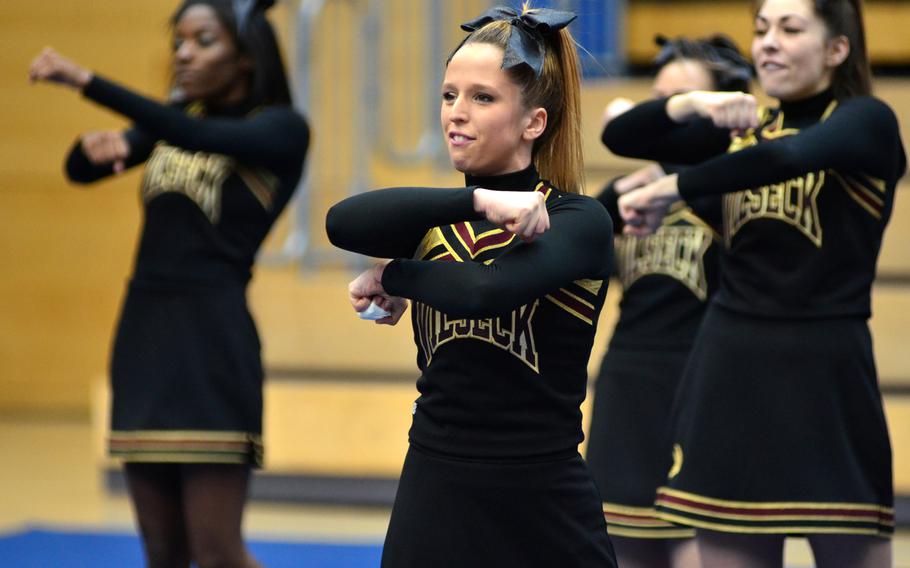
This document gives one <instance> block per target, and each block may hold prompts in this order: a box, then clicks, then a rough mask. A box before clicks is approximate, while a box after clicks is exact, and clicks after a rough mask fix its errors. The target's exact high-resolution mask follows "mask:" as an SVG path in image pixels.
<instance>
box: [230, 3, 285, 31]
mask: <svg viewBox="0 0 910 568" xmlns="http://www.w3.org/2000/svg"><path fill="white" fill-rule="evenodd" d="M231 4H232V6H233V8H234V18H235V19H236V20H237V33H238V35H241V36H242V35H243V33H244V32H245V31H246V26H247V24H248V23H249V21H250V15H251V14H252V13H253V10H255V9H256V8H259V9H261V10H262V11H263V12H265V11H266V10H268V9H269V8H271V7H272V5H273V4H275V0H233V1H232V2H231Z"/></svg>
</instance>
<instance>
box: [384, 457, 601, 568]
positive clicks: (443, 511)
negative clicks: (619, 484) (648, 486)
mask: <svg viewBox="0 0 910 568" xmlns="http://www.w3.org/2000/svg"><path fill="white" fill-rule="evenodd" d="M382 566H383V568H426V567H429V566H432V567H433V568H465V567H468V566H470V567H472V568H484V567H491V568H492V567H496V568H501V567H503V566H534V567H538V566H540V567H549V566H552V567H559V568H572V567H578V568H581V567H614V566H616V560H615V557H614V555H613V548H612V546H611V545H610V540H609V537H608V536H607V531H606V526H605V524H604V519H603V515H602V514H601V510H600V497H599V495H598V493H597V490H596V488H595V486H594V483H593V481H592V480H591V476H590V474H589V473H588V470H587V467H586V466H585V463H584V461H583V460H582V459H581V456H579V455H578V454H577V453H575V454H574V455H569V456H566V457H562V458H560V459H553V460H550V461H540V462H533V463H524V462H522V463H515V462H508V463H494V462H490V461H470V460H462V459H456V458H451V457H442V456H439V455H436V454H432V453H429V452H427V451H425V450H422V449H419V448H417V447H415V446H414V445H411V447H410V449H409V450H408V454H407V457H406V458H405V463H404V468H403V470H402V474H401V481H400V483H399V486H398V494H397V495H396V498H395V505H394V508H393V510H392V518H391V521H390V523H389V530H388V534H387V535H386V540H385V547H384V548H383V553H382Z"/></svg>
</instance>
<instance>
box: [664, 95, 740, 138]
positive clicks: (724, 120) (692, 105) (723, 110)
mask: <svg viewBox="0 0 910 568" xmlns="http://www.w3.org/2000/svg"><path fill="white" fill-rule="evenodd" d="M667 115H669V117H670V118H671V119H672V120H674V121H675V122H685V121H686V120H689V119H691V118H695V117H701V118H709V119H711V121H712V122H713V123H714V125H715V126H717V127H718V128H725V129H727V130H730V131H731V132H732V133H734V134H741V133H742V132H745V131H746V130H748V129H750V128H755V127H757V126H758V102H757V100H756V99H755V97H754V96H752V95H750V94H748V93H737V92H712V91H690V92H688V93H683V94H680V95H674V96H672V97H670V99H669V100H668V101H667Z"/></svg>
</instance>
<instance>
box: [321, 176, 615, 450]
mask: <svg viewBox="0 0 910 568" xmlns="http://www.w3.org/2000/svg"><path fill="white" fill-rule="evenodd" d="M466 181H467V185H468V186H469V187H467V188H459V189H429V188H394V189H385V190H377V191H371V192H367V193H364V194H361V195H357V196H354V197H351V198H348V199H346V200H344V201H342V202H341V203H338V204H337V205H335V206H334V207H333V208H332V209H331V210H330V211H329V214H328V217H327V220H326V227H327V231H328V234H329V238H330V240H331V241H332V243H334V244H335V245H336V246H339V247H341V248H344V249H347V250H351V251H354V252H359V253H362V254H367V255H370V256H376V257H382V258H393V259H395V260H393V261H392V262H391V263H389V264H388V266H386V268H385V271H384V273H383V278H382V285H383V288H384V289H385V290H386V292H388V293H389V294H392V295H396V296H401V297H405V298H410V299H411V300H412V312H411V321H412V325H413V329H414V341H415V343H416V344H417V351H418V354H417V364H418V367H419V368H420V370H421V371H422V374H421V376H420V378H419V379H418V381H417V388H418V391H419V392H420V397H419V398H418V399H417V402H416V405H415V407H414V421H413V425H412V427H411V431H410V440H411V443H413V444H417V445H419V446H422V447H424V448H427V449H430V450H432V451H436V452H440V453H444V454H449V455H454V456H464V457H475V458H505V459H528V458H533V457H535V456H546V455H555V454H562V453H566V452H575V451H576V449H577V446H578V444H579V443H580V442H581V440H582V438H583V435H582V430H581V412H580V410H579V406H580V405H581V403H582V401H583V400H584V397H585V389H586V384H587V369H586V367H587V362H588V358H589V356H590V352H591V346H592V344H593V341H594V333H595V331H596V325H597V318H598V316H599V314H600V310H601V308H602V307H603V301H604V297H605V296H606V290H607V284H608V277H609V266H610V256H611V251H612V246H611V237H612V229H611V227H610V219H609V216H608V215H607V214H606V212H605V211H604V209H603V207H601V206H600V205H599V204H598V203H597V202H596V201H595V200H593V199H590V198H587V197H583V196H579V195H573V194H569V193H564V192H562V191H559V190H558V189H556V188H553V187H551V186H550V185H549V183H547V182H545V181H540V180H539V178H538V175H537V172H536V171H535V170H534V168H533V167H530V168H528V169H526V170H523V171H521V172H516V173H513V174H507V175H504V176H496V177H487V178H475V177H471V176H468V177H467V180H466ZM476 187H484V188H488V189H502V190H527V191H540V192H543V193H544V194H545V195H546V205H547V211H548V213H549V215H550V224H551V225H550V229H549V230H548V231H547V232H546V233H544V234H543V235H541V236H539V237H538V238H537V239H536V240H534V241H533V242H531V243H524V242H522V241H521V239H519V238H517V237H515V236H513V235H511V234H509V233H507V232H505V231H503V230H501V229H499V228H497V227H495V226H493V225H492V224H490V223H488V222H487V221H485V220H483V219H482V217H481V216H480V215H478V214H477V213H476V212H475V211H474V208H473V190H474V189H475V188H476Z"/></svg>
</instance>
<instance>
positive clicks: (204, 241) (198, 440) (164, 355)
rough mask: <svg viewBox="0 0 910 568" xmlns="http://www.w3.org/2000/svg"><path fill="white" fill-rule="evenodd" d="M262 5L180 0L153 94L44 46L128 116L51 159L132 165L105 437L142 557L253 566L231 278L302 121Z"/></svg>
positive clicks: (251, 446) (177, 563) (273, 202)
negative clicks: (132, 251) (169, 88)
mask: <svg viewBox="0 0 910 568" xmlns="http://www.w3.org/2000/svg"><path fill="white" fill-rule="evenodd" d="M271 4H272V2H264V1H261V0H260V1H255V0H254V1H247V2H243V1H235V2H230V1H229V0H186V1H185V2H183V3H182V4H181V5H180V7H179V8H178V9H177V11H176V12H175V14H174V16H173V19H172V24H173V78H174V84H173V95H172V101H171V102H170V103H169V104H161V103H158V102H156V101H153V100H151V99H148V98H146V97H143V96H141V95H138V94H136V93H134V92H132V91H130V90H128V89H126V88H125V87H121V86H119V85H117V84H115V83H113V82H111V81H109V80H107V79H104V78H102V77H100V76H98V75H96V74H95V73H93V72H92V71H90V70H88V69H86V68H84V67H82V66H80V65H78V64H76V63H74V62H73V61H71V60H68V59H66V58H64V57H62V56H61V55H60V54H58V53H56V52H55V51H54V50H53V49H50V48H48V49H45V50H44V51H43V52H42V53H41V54H40V55H39V56H38V57H37V58H36V59H35V61H34V62H33V63H32V66H31V69H30V71H29V77H30V79H31V80H32V81H33V82H39V81H41V82H44V81H46V82H53V83H57V84H60V85H63V86H65V87H68V88H70V89H73V90H75V91H78V92H81V93H82V95H83V96H85V97H86V98H87V99H90V100H92V101H94V102H96V103H98V104H101V105H104V106H106V107H107V108H109V109H111V110H113V111H115V112H118V113H120V114H122V115H124V116H126V117H127V118H129V119H131V120H132V122H133V124H132V126H131V127H130V128H128V129H127V130H125V131H105V132H90V133H87V134H84V135H82V136H81V137H80V138H79V140H78V142H77V143H76V145H75V146H74V148H73V150H72V152H71V153H70V155H69V157H68V160H67V166H66V167H67V174H68V175H69V177H70V179H71V180H73V181H75V182H78V183H89V182H93V181H95V180H99V179H102V178H104V177H106V176H109V175H112V174H118V173H120V172H122V171H124V170H125V169H127V168H130V167H132V166H135V165H138V164H142V163H146V166H145V172H144V177H143V181H142V187H141V196H142V203H143V211H144V226H143V229H142V237H141V243H140V245H139V248H138V251H137V255H136V261H135V268H134V273H133V277H132V279H131V282H130V285H129V290H128V293H127V297H126V300H125V301H124V305H123V308H122V312H121V317H120V323H119V326H118V330H117V335H116V339H115V341H114V347H113V354H112V360H111V382H112V394H113V397H112V399H113V400H112V420H111V430H112V431H111V437H110V442H109V449H110V452H111V454H112V455H113V456H114V457H120V458H123V460H124V462H125V468H124V469H125V473H126V479H127V485H128V488H129V493H130V497H131V499H132V503H133V506H134V509H135V513H136V517H137V522H138V525H139V529H140V532H141V535H142V541H143V546H144V550H145V555H146V559H147V566H149V567H150V568H187V567H189V566H190V565H191V564H192V565H194V566H198V567H199V568H215V567H217V568H255V567H257V566H259V564H258V563H257V562H256V561H255V559H253V558H252V557H251V555H250V554H249V553H248V551H247V548H246V545H245V544H244V541H243V536H242V518H243V512H244V507H245V504H246V499H247V490H248V484H249V479H250V473H251V469H252V468H253V467H260V466H261V465H262V442H261V432H262V375H263V373H262V364H261V361H260V354H259V349H260V347H259V339H258V336H257V332H256V329H255V325H254V323H253V321H252V319H251V317H250V314H249V312H248V310H247V306H246V297H245V291H246V286H247V284H248V282H249V279H250V278H251V271H252V266H253V264H254V260H255V255H256V252H257V251H258V249H259V247H260V245H261V243H262V241H263V239H264V238H265V236H266V235H267V233H268V231H269V229H270V228H271V226H272V225H273V223H274V222H275V220H276V219H277V217H278V215H279V214H280V213H281V211H282V210H283V208H284V207H285V205H286V204H287V203H288V200H289V199H290V197H291V195H292V193H293V191H294V189H295V188H296V186H297V183H298V181H299V179H300V176H301V173H302V170H303V163H304V156H305V154H306V150H307V146H308V140H309V132H308V127H307V125H306V122H305V120H304V119H303V117H302V116H300V115H299V114H298V113H296V112H295V111H294V110H293V109H292V108H291V106H290V105H291V100H290V92H289V88H288V82H287V78H286V76H285V72H284V68H283V64H282V61H281V56H280V52H279V50H278V45H277V42H276V39H275V35H274V31H273V30H272V28H271V25H270V24H269V22H268V20H267V19H266V16H265V11H266V9H267V8H268V7H269V6H270V5H271Z"/></svg>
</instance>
